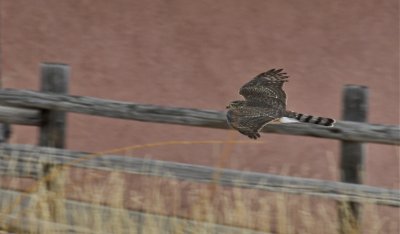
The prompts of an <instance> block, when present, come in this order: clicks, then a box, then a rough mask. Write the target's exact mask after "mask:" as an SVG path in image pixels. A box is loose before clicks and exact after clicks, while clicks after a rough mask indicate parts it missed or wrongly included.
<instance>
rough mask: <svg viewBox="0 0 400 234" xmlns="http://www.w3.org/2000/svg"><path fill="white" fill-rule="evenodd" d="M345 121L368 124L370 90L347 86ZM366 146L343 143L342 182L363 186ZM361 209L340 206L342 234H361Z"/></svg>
mask: <svg viewBox="0 0 400 234" xmlns="http://www.w3.org/2000/svg"><path fill="white" fill-rule="evenodd" d="M342 105H343V113H342V115H343V120H348V121H354V122H366V121H367V114H368V89H367V87H364V86H357V85H346V86H345V87H344V90H343V104H342ZM364 150H365V149H364V146H363V144H362V143H357V142H352V141H342V143H341V159H340V170H341V181H343V182H346V183H354V184H361V183H362V182H363V170H364ZM360 219H361V207H360V204H358V203H355V202H345V203H341V204H340V208H339V222H340V233H343V234H344V233H361V227H360V224H361V222H360Z"/></svg>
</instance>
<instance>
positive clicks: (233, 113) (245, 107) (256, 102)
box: [226, 69, 335, 139]
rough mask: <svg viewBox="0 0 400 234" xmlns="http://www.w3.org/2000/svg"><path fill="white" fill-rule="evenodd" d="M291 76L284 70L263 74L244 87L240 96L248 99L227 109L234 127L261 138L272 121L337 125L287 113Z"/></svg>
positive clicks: (323, 120)
mask: <svg viewBox="0 0 400 234" xmlns="http://www.w3.org/2000/svg"><path fill="white" fill-rule="evenodd" d="M288 78H289V76H287V74H286V73H285V72H282V69H278V70H277V69H271V70H269V71H267V72H263V73H261V74H259V75H258V76H256V77H255V78H253V79H252V80H251V81H249V82H247V83H246V84H245V85H243V86H242V88H240V91H239V94H240V95H242V96H243V97H244V98H245V100H239V101H233V102H231V103H230V104H229V105H228V106H227V107H226V108H227V109H229V110H228V113H227V115H226V117H227V120H228V123H229V125H230V126H231V127H233V128H234V129H236V130H238V131H239V132H240V133H242V134H244V135H246V136H248V137H250V138H252V139H257V138H259V137H260V133H259V132H260V130H261V129H262V128H263V127H264V126H265V125H266V124H268V123H270V122H271V121H276V120H281V121H282V122H283V121H284V119H281V118H283V117H286V118H289V120H290V119H292V121H289V122H305V123H313V124H318V125H323V126H333V124H334V123H335V120H333V119H331V118H324V117H315V116H312V115H305V114H300V113H296V112H293V111H289V110H286V93H285V91H283V89H282V86H283V83H285V82H287V81H288Z"/></svg>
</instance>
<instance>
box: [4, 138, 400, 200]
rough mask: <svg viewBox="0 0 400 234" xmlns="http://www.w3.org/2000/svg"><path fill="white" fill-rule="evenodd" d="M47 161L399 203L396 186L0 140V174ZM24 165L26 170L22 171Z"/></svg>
mask: <svg viewBox="0 0 400 234" xmlns="http://www.w3.org/2000/svg"><path fill="white" fill-rule="evenodd" d="M85 158H86V159H87V160H85ZM48 163H51V164H53V165H68V164H72V165H73V166H74V167H80V168H90V169H98V170H118V171H120V172H124V173H134V174H140V175H148V176H161V177H167V178H173V179H180V180H189V181H194V182H198V183H217V184H220V185H223V186H235V187H241V188H252V189H260V190H265V191H273V192H285V193H291V194H304V195H311V196H320V197H329V198H333V199H336V200H345V201H354V202H370V203H377V204H382V205H389V206H397V207H398V206H400V191H399V190H392V189H384V188H376V187H372V186H366V185H356V184H348V183H341V182H334V181H324V180H317V179H306V178H297V177H289V176H278V175H271V174H264V173H256V172H247V171H238V170H231V169H218V168H211V167H206V166H198V165H191V164H183V163H173V162H163V161H158V160H148V159H139V158H132V157H127V156H116V155H96V154H87V153H82V152H73V151H68V150H62V149H55V148H46V147H36V146H30V145H8V144H2V145H0V167H3V168H5V169H6V168H7V167H9V168H10V170H2V172H3V173H4V174H8V175H17V174H15V173H22V174H19V175H20V176H29V177H33V178H36V177H38V176H40V173H41V171H42V169H41V168H40V166H41V165H42V164H48ZM7 165H9V166H7ZM26 168H30V170H26ZM13 173H14V174H13ZM24 173H25V174H24ZM215 175H218V177H217V178H218V180H217V181H215V180H216V179H215Z"/></svg>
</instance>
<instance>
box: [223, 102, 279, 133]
mask: <svg viewBox="0 0 400 234" xmlns="http://www.w3.org/2000/svg"><path fill="white" fill-rule="evenodd" d="M275 119H276V118H275V117H272V116H270V115H268V114H267V113H262V112H259V111H254V110H246V108H244V109H235V110H229V111H228V113H227V120H228V123H229V125H230V126H231V127H233V128H234V129H236V130H238V131H239V132H240V133H242V134H244V135H246V136H248V137H250V138H251V139H257V138H259V137H260V134H259V131H260V130H261V129H262V128H263V127H264V126H265V125H266V124H267V123H269V122H271V121H272V120H275Z"/></svg>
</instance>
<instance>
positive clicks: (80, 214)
mask: <svg viewBox="0 0 400 234" xmlns="http://www.w3.org/2000/svg"><path fill="white" fill-rule="evenodd" d="M229 153H230V149H229V148H228V149H226V148H225V149H224V150H222V154H221V161H220V163H223V162H224V161H226V160H227V158H228V156H227V155H228V154H229ZM14 166H15V165H14V164H13V163H10V165H9V169H10V170H13V167H14ZM27 170H28V169H27ZM53 173H54V174H53V175H54V176H51V177H49V179H50V180H51V183H49V181H45V180H41V181H39V182H38V183H37V182H36V181H33V180H21V179H19V178H16V177H13V178H9V179H5V178H4V177H3V179H2V180H0V187H8V188H10V187H11V188H21V187H22V186H26V185H27V184H28V185H29V186H28V187H30V188H31V189H30V190H29V189H28V190H29V192H30V193H29V195H28V196H22V197H21V196H19V195H16V194H15V193H9V194H8V195H7V194H6V195H7V196H9V198H7V196H5V194H2V195H3V197H2V199H1V200H0V225H1V228H0V230H2V231H4V232H13V233H44V234H46V233H71V232H75V233H134V234H135V233H145V234H152V233H154V234H156V233H230V234H231V233H243V234H245V233H246V234H249V233H281V234H295V233H327V234H329V233H332V234H334V233H338V220H337V208H336V203H335V202H334V201H331V200H329V199H322V198H312V197H309V196H296V195H287V194H282V193H269V192H263V191H258V190H251V189H239V188H227V187H221V186H217V185H205V184H197V183H191V182H185V181H177V180H173V179H164V178H158V177H146V176H138V175H128V174H121V173H119V172H118V171H113V172H102V171H96V170H83V169H77V168H73V167H67V168H54V171H53ZM215 178H216V180H217V179H218V176H216V177H215ZM49 187H51V188H52V191H48V188H49ZM18 198H20V199H19V200H18ZM88 203H90V204H88ZM138 211H140V212H138ZM364 213H365V219H366V220H368V221H367V222H364V225H363V228H364V232H363V233H367V234H378V233H396V232H397V230H398V229H397V228H398V227H397V225H398V220H393V219H392V218H391V216H390V215H389V216H382V215H379V214H382V212H380V211H378V208H377V207H376V206H374V205H366V206H364ZM167 216H169V217H167ZM347 233H352V230H351V228H348V229H347Z"/></svg>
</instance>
